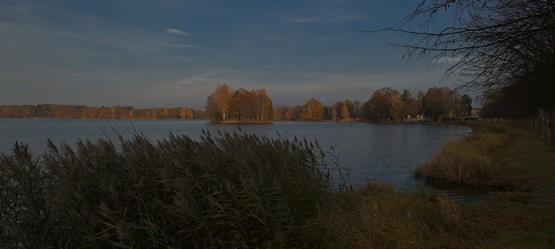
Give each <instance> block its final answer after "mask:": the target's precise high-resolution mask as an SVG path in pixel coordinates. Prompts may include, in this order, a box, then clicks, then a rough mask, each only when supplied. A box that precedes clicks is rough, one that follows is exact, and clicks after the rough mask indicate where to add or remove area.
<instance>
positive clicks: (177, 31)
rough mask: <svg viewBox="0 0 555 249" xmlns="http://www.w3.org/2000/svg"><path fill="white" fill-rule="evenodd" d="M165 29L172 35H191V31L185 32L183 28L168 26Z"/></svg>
mask: <svg viewBox="0 0 555 249" xmlns="http://www.w3.org/2000/svg"><path fill="white" fill-rule="evenodd" d="M165 31H166V33H168V34H172V35H178V36H191V33H189V32H185V31H183V30H181V29H176V28H166V29H165Z"/></svg>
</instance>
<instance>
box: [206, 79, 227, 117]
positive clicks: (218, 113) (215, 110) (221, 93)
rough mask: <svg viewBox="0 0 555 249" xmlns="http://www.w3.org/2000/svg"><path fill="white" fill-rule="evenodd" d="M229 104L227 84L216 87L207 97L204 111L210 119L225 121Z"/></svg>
mask: <svg viewBox="0 0 555 249" xmlns="http://www.w3.org/2000/svg"><path fill="white" fill-rule="evenodd" d="M230 102H231V89H230V88H229V86H228V85H227V84H225V83H224V84H222V85H218V86H217V87H216V89H215V90H214V92H212V94H211V95H210V96H209V97H208V100H207V103H206V110H207V112H208V113H210V114H211V118H213V119H217V120H221V121H226V118H227V114H228V112H229V105H230Z"/></svg>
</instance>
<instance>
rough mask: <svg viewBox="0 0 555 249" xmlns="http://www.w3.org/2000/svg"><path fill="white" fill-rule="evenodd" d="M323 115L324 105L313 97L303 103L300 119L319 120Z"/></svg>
mask: <svg viewBox="0 0 555 249" xmlns="http://www.w3.org/2000/svg"><path fill="white" fill-rule="evenodd" d="M323 115H324V105H323V104H322V102H320V101H319V100H317V99H315V98H310V99H309V100H308V101H307V102H306V103H305V104H304V105H303V110H302V114H301V119H302V120H305V121H321V120H322V119H323Z"/></svg>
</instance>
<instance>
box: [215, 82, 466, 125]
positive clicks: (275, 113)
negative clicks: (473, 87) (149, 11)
mask: <svg viewBox="0 0 555 249" xmlns="http://www.w3.org/2000/svg"><path fill="white" fill-rule="evenodd" d="M471 111H472V99H471V98H470V97H469V96H468V95H461V94H459V93H458V92H457V91H455V90H452V89H449V88H447V87H443V88H436V87H434V88H430V89H428V90H427V91H426V92H425V93H424V92H419V93H418V94H417V95H416V96H414V95H413V94H412V93H411V92H410V91H409V90H404V91H402V92H399V91H397V90H394V89H391V88H382V89H379V90H377V91H375V92H374V93H372V94H371V95H370V98H369V99H368V100H367V101H366V102H361V101H358V100H355V101H353V100H348V99H346V100H342V101H339V102H336V103H335V104H333V105H331V106H325V105H324V104H323V103H322V102H321V101H320V100H318V99H316V98H310V99H309V100H308V101H307V102H306V103H305V104H304V105H296V106H275V107H273V108H272V100H271V99H270V98H269V97H268V96H267V94H266V91H265V90H264V89H260V90H255V91H248V90H244V89H240V90H236V91H233V90H232V89H231V88H230V87H229V86H228V85H227V84H223V85H219V86H218V87H217V88H216V90H215V91H214V92H213V93H212V94H211V95H210V97H208V101H207V107H206V114H207V118H209V119H211V120H214V121H230V122H231V121H270V120H276V121H279V120H287V121H322V120H331V121H340V122H351V121H353V120H374V121H419V120H431V121H441V120H445V119H454V118H458V117H464V116H468V115H470V113H471Z"/></svg>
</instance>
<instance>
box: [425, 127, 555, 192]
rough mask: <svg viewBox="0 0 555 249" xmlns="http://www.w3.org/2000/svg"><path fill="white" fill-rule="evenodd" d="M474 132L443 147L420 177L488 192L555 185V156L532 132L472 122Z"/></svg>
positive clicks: (428, 163) (525, 189)
mask: <svg viewBox="0 0 555 249" xmlns="http://www.w3.org/2000/svg"><path fill="white" fill-rule="evenodd" d="M469 125H470V126H471V128H472V129H473V131H472V133H471V134H470V135H468V136H467V137H465V138H464V139H463V140H461V141H455V142H450V143H448V144H446V145H444V146H443V147H442V148H441V150H440V151H439V153H437V154H436V155H435V156H434V157H433V158H432V160H430V161H429V162H427V163H426V164H424V165H422V166H421V167H420V168H419V169H418V170H417V172H416V174H417V175H418V176H421V177H425V178H432V179H444V180H447V181H450V182H456V183H463V184H469V185H473V186H477V187H480V188H486V189H494V190H495V189H497V190H523V191H527V190H528V191H529V190H532V189H534V188H545V187H547V186H549V185H552V184H554V183H555V153H553V152H552V151H551V152H550V150H549V149H548V148H547V147H545V146H544V145H543V144H542V143H541V142H540V141H539V140H538V139H537V138H536V137H534V136H533V135H532V134H531V133H530V132H527V131H525V130H522V129H519V128H513V127H505V126H499V125H494V124H486V123H479V122H470V123H469Z"/></svg>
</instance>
